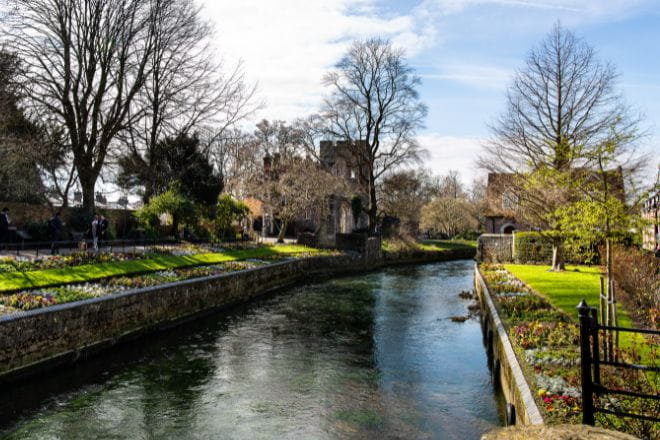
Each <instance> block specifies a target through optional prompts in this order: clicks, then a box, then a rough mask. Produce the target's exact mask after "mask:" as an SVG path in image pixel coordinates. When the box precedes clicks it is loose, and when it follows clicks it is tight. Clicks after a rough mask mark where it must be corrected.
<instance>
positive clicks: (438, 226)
mask: <svg viewBox="0 0 660 440" xmlns="http://www.w3.org/2000/svg"><path fill="white" fill-rule="evenodd" d="M421 218H422V223H421V226H422V228H423V229H427V230H433V231H436V232H439V233H440V234H442V235H443V236H445V237H446V238H453V237H455V236H456V235H458V234H461V233H464V232H468V231H470V230H474V229H476V228H477V227H478V226H479V223H478V222H477V219H476V217H475V215H474V210H473V205H472V204H470V202H469V201H468V200H466V199H462V198H454V197H444V196H443V197H437V198H435V199H433V201H431V202H430V203H428V204H427V205H424V207H423V208H422V217H421Z"/></svg>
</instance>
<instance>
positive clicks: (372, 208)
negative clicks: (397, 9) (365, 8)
mask: <svg viewBox="0 0 660 440" xmlns="http://www.w3.org/2000/svg"><path fill="white" fill-rule="evenodd" d="M324 82H325V84H326V85H327V86H330V87H332V89H333V92H332V94H331V95H330V96H329V97H328V98H327V99H326V101H325V105H324V109H323V112H322V113H323V116H324V118H325V120H326V122H327V127H326V128H327V132H328V133H329V134H330V135H331V136H333V137H335V138H337V139H343V140H347V141H349V142H350V145H351V146H352V150H353V151H352V153H353V155H354V156H355V158H356V159H357V162H358V164H359V171H358V172H359V176H358V177H359V181H360V182H361V184H362V185H364V187H365V190H366V192H367V194H368V195H369V206H368V209H367V214H368V216H369V230H370V232H372V233H373V232H374V231H375V229H376V225H377V220H378V200H377V193H376V185H377V183H378V182H379V180H380V179H381V177H382V176H383V175H384V174H385V173H386V172H388V171H391V170H394V169H395V168H397V167H399V166H401V165H404V164H406V163H410V162H414V161H417V160H418V159H419V156H420V153H421V149H420V146H419V144H418V143H417V141H416V140H415V133H416V131H417V129H419V128H420V127H421V126H422V122H423V120H424V118H425V116H426V113H427V110H426V106H424V105H423V104H422V103H420V102H419V95H418V92H417V87H418V85H419V83H420V80H419V78H418V77H417V76H415V75H414V71H413V69H412V68H411V67H410V66H408V65H407V64H406V62H405V59H404V55H403V52H402V51H401V50H398V49H395V48H394V47H393V46H392V44H391V43H390V42H389V41H387V40H382V39H369V40H366V41H358V42H355V43H353V45H352V46H351V48H350V49H349V50H348V52H347V53H346V55H344V57H343V58H342V59H341V60H340V61H339V63H338V64H337V65H336V69H335V70H334V71H332V72H330V73H328V74H327V75H326V76H325V78H324Z"/></svg>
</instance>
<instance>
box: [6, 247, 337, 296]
mask: <svg viewBox="0 0 660 440" xmlns="http://www.w3.org/2000/svg"><path fill="white" fill-rule="evenodd" d="M323 252H324V251H322V250H319V249H314V248H309V247H306V246H299V245H279V246H264V247H259V248H254V249H236V250H227V251H223V252H220V253H207V254H197V255H185V256H175V255H161V256H154V257H153V258H149V259H145V260H133V261H118V262H110V263H100V264H86V265H81V266H74V267H67V268H61V269H45V270H38V271H32V272H7V273H3V274H0V291H7V290H17V289H25V288H33V287H44V286H51V285H55V284H66V283H75V282H85V281H93V280H98V279H102V278H107V277H111V276H117V275H129V274H136V273H143V272H154V271H159V270H167V269H176V268H181V267H190V266H200V265H205V264H216V263H226V262H229V261H236V260H245V259H249V258H263V257H271V256H278V255H290V256H294V255H296V254H302V253H307V254H321V253H323Z"/></svg>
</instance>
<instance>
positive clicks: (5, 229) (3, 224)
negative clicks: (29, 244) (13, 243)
mask: <svg viewBox="0 0 660 440" xmlns="http://www.w3.org/2000/svg"><path fill="white" fill-rule="evenodd" d="M9 223H10V220H9V208H2V212H0V249H3V248H4V245H3V243H5V242H6V241H7V240H9Z"/></svg>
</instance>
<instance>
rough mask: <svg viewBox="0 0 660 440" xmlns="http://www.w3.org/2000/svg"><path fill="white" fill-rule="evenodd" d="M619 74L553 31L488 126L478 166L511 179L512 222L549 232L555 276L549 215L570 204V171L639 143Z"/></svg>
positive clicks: (557, 244)
mask: <svg viewBox="0 0 660 440" xmlns="http://www.w3.org/2000/svg"><path fill="white" fill-rule="evenodd" d="M616 80H617V72H616V70H615V69H614V67H613V66H612V65H611V64H609V63H603V62H601V61H600V60H599V59H598V58H597V57H596V53H595V51H594V49H593V48H592V47H591V46H589V45H588V44H587V43H585V42H584V41H583V40H581V39H579V38H578V37H576V36H575V34H573V33H572V32H570V31H568V30H566V29H564V28H562V27H561V26H560V25H559V24H556V25H555V27H554V28H553V30H552V32H551V33H550V34H549V35H548V36H547V37H546V38H545V39H544V40H543V41H542V42H541V44H540V45H539V46H538V47H536V48H534V49H533V50H532V51H531V52H530V53H529V56H528V57H527V61H526V63H525V66H524V68H522V69H520V70H519V71H518V72H516V74H515V75H514V78H513V82H512V84H511V86H510V87H509V90H508V93H507V109H506V111H505V112H504V114H503V115H502V116H501V117H500V118H499V119H498V120H497V121H496V123H495V124H494V125H493V126H492V132H493V137H492V139H491V140H490V142H489V143H488V144H487V145H485V147H484V149H485V152H484V155H483V156H482V157H481V158H480V164H481V166H482V167H484V168H486V169H487V170H488V171H490V172H496V173H509V174H512V175H513V178H512V179H511V188H510V189H511V191H513V192H514V193H515V194H516V196H517V198H518V200H519V204H518V207H519V209H518V215H519V216H521V217H523V218H524V221H525V222H526V223H528V224H530V225H533V226H535V227H538V228H540V229H542V230H544V231H552V232H553V234H551V237H552V239H553V243H554V244H553V268H554V269H556V270H561V269H562V268H563V259H562V256H561V247H562V246H561V243H562V238H561V231H560V226H559V222H558V219H557V217H556V216H555V214H554V213H555V212H556V209H557V207H558V206H560V205H561V204H563V203H566V202H567V201H568V200H571V198H572V197H574V194H573V193H572V188H571V185H570V184H569V183H570V182H571V178H570V175H571V170H573V169H575V168H589V167H591V166H593V163H591V160H590V155H589V154H586V153H587V152H588V151H590V150H593V149H596V148H599V146H601V145H604V144H607V143H608V142H612V141H614V140H618V139H625V140H626V142H634V141H635V140H636V139H637V138H638V123H639V118H637V117H634V116H632V113H631V111H630V109H629V108H628V107H627V106H626V105H625V104H624V102H623V100H622V98H621V95H620V94H619V93H618V92H617V90H616Z"/></svg>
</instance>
